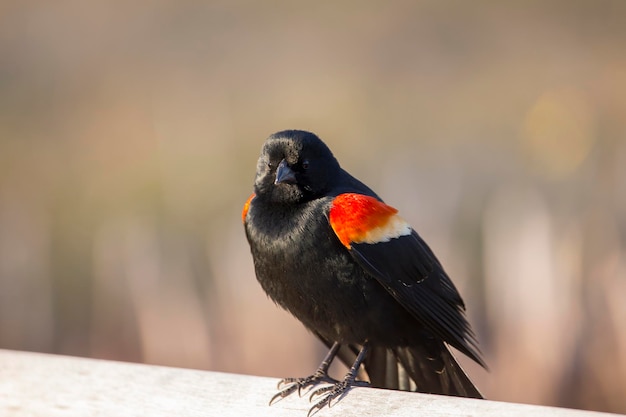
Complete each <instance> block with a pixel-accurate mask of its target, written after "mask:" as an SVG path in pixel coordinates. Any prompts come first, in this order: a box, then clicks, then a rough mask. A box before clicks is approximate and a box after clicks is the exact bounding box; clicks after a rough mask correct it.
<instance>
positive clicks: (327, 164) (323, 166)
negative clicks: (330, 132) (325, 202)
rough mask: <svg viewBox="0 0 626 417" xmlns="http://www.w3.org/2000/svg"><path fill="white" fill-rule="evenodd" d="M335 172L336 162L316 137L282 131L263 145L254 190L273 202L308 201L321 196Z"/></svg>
mask: <svg viewBox="0 0 626 417" xmlns="http://www.w3.org/2000/svg"><path fill="white" fill-rule="evenodd" d="M339 172H340V168H339V163H338V162H337V160H336V159H335V157H334V156H333V154H332V152H331V151H330V149H328V146H326V144H325V143H324V142H322V141H321V139H320V138H318V137H317V136H315V135H314V134H313V133H309V132H305V131H302V130H285V131H282V132H278V133H274V134H273V135H271V136H270V137H269V138H267V140H266V141H265V143H264V144H263V148H262V149H261V156H260V157H259V162H258V164H257V171H256V179H255V181H254V191H255V193H256V195H257V196H258V197H259V198H263V199H268V200H269V201H271V202H274V203H284V204H293V203H299V202H304V201H310V200H313V199H315V198H318V197H321V196H323V195H324V193H325V192H327V191H328V190H329V188H330V184H331V182H332V179H333V178H334V177H336V176H337V175H338V174H339Z"/></svg>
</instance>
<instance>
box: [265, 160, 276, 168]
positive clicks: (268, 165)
mask: <svg viewBox="0 0 626 417" xmlns="http://www.w3.org/2000/svg"><path fill="white" fill-rule="evenodd" d="M275 166H276V165H274V164H273V163H272V162H271V161H270V162H268V163H267V167H268V168H269V169H274V167H275Z"/></svg>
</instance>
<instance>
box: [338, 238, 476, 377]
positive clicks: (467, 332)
mask: <svg viewBox="0 0 626 417" xmlns="http://www.w3.org/2000/svg"><path fill="white" fill-rule="evenodd" d="M350 253H351V254H352V256H353V257H354V259H355V260H356V261H357V262H358V263H359V264H360V265H361V266H362V267H363V268H364V269H365V270H366V271H367V272H369V273H370V274H371V275H372V276H374V277H375V278H376V279H377V280H378V281H379V282H380V284H381V285H382V286H383V287H384V288H385V289H387V291H389V293H390V294H392V295H393V297H394V298H395V299H396V300H397V301H398V302H399V303H400V304H401V305H402V306H403V307H404V308H405V309H407V310H408V311H409V312H410V313H411V314H412V315H413V316H414V317H415V318H416V319H417V320H419V321H420V322H421V323H423V325H424V326H425V328H426V329H428V330H429V331H430V332H432V333H433V334H434V335H436V336H438V337H440V338H441V339H442V340H443V341H445V342H446V343H448V344H449V345H451V346H454V347H455V348H457V349H458V350H459V351H461V352H463V353H464V354H466V355H467V356H469V357H470V358H472V359H473V360H474V361H476V362H477V363H479V364H481V365H482V366H485V362H484V361H483V359H482V358H481V355H480V351H479V349H478V343H477V341H476V337H475V335H474V333H473V331H472V329H471V328H470V325H469V323H468V322H467V320H466V318H465V305H464V304H463V300H462V299H461V296H460V295H459V293H458V291H457V289H456V288H455V286H454V284H453V283H452V281H451V280H450V278H449V277H448V275H447V274H446V273H445V271H444V270H443V267H442V266H441V264H440V263H439V261H438V260H437V258H436V257H435V255H434V254H433V252H432V250H431V249H430V248H429V247H428V245H427V244H426V242H424V241H423V240H422V238H421V237H420V236H419V235H418V234H417V232H415V230H411V234H408V235H405V236H400V237H397V238H393V239H390V240H388V241H384V242H377V243H352V244H351V247H350Z"/></svg>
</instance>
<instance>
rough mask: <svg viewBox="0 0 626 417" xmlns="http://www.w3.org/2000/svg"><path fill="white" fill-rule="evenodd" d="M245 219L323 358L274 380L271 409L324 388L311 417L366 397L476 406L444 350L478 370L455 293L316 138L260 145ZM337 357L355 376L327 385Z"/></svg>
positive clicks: (258, 262)
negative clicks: (366, 389) (372, 391)
mask: <svg viewBox="0 0 626 417" xmlns="http://www.w3.org/2000/svg"><path fill="white" fill-rule="evenodd" d="M242 218H243V222H244V226H245V231H246V236H247V238H248V242H249V244H250V249H251V252H252V257H253V260H254V267H255V271H256V276H257V279H258V281H259V283H260V284H261V286H262V287H263V290H265V292H266V293H267V294H268V295H269V296H270V298H271V299H272V300H274V301H275V302H276V303H278V304H279V305H280V306H281V307H283V308H285V309H286V310H288V311H289V312H290V313H291V314H293V315H294V316H295V317H296V318H297V319H298V320H300V321H301V322H302V323H303V324H304V325H305V326H306V327H307V328H308V329H309V330H310V331H312V332H313V333H314V334H315V335H317V336H318V337H319V338H320V339H321V340H322V341H323V342H324V343H325V344H326V345H327V346H329V347H330V351H329V352H328V355H327V356H326V358H325V359H324V361H323V362H322V364H321V365H320V367H319V368H318V369H317V371H316V372H315V373H314V374H313V375H311V376H308V377H305V378H285V379H283V380H281V382H280V383H279V389H280V388H282V387H285V388H284V389H283V390H282V391H280V392H279V393H278V394H276V395H275V396H274V397H273V398H272V400H271V401H270V404H271V403H272V402H273V401H274V400H275V399H278V398H283V397H286V396H287V395H289V394H291V393H293V392H295V391H298V392H300V390H301V389H302V388H305V387H309V386H314V385H317V384H320V383H329V384H331V385H326V386H324V387H322V388H318V389H316V390H314V391H313V393H312V395H311V398H313V397H315V396H318V395H319V396H322V397H321V399H320V400H319V401H318V402H317V403H316V404H315V405H313V407H312V408H311V410H310V411H309V414H311V413H312V412H315V411H318V410H320V409H321V408H323V407H324V406H326V405H329V404H330V402H331V401H332V400H333V399H335V398H337V397H340V396H342V395H344V394H345V393H346V391H347V390H348V389H349V388H350V387H352V386H362V385H371V386H373V387H381V388H390V389H402V390H410V391H419V392H425V393H435V394H446V395H456V396H463V397H473V398H482V396H481V394H480V392H479V391H478V389H477V388H476V387H475V386H474V384H472V382H471V381H470V379H469V378H468V377H467V375H466V374H465V373H464V372H463V370H462V369H461V367H460V366H459V364H458V363H457V361H456V360H455V359H454V357H453V356H452V354H451V353H450V351H449V349H448V346H447V345H449V346H453V347H455V348H456V349H458V350H459V351H461V352H463V353H464V354H465V355H467V356H469V357H470V358H471V359H473V360H474V361H476V362H477V363H479V364H480V365H482V366H485V362H484V361H483V360H482V358H481V355H480V352H479V349H478V344H477V341H476V338H475V336H474V333H473V332H472V330H471V328H470V325H469V323H468V322H467V320H466V318H465V314H464V311H465V305H464V303H463V300H462V299H461V296H460V295H459V293H458V291H457V289H456V288H455V286H454V284H453V283H452V281H451V280H450V278H449V277H448V275H447V274H446V272H445V271H444V270H443V267H442V266H441V264H440V263H439V261H438V260H437V258H436V257H435V255H434V253H433V252H432V250H431V249H430V248H429V247H428V245H427V244H426V242H424V240H422V238H421V237H420V236H419V235H418V234H417V232H415V230H413V229H412V228H411V226H410V225H409V224H408V223H407V222H406V221H405V220H403V219H402V218H401V217H400V216H399V215H398V214H397V210H396V209H394V208H393V207H391V206H388V205H386V204H385V203H384V202H383V201H382V200H381V199H380V197H378V195H376V193H374V191H372V190H371V189H370V188H369V187H367V186H366V185H364V184H363V183H362V182H360V181H359V180H357V179H356V178H354V177H353V176H351V175H350V174H349V173H348V172H346V171H345V170H343V169H342V168H341V167H340V166H339V163H338V162H337V160H336V159H335V157H334V156H333V154H332V152H331V151H330V149H329V148H328V147H327V146H326V144H324V142H322V141H321V140H320V139H319V138H318V137H317V136H316V135H314V134H313V133H309V132H305V131H300V130H286V131H282V132H278V133H275V134H273V135H271V136H270V137H269V138H268V139H267V140H266V141H265V143H264V144H263V148H262V150H261V156H260V157H259V160H258V163H257V171H256V178H255V181H254V194H253V195H252V196H250V198H249V199H248V201H247V202H246V204H245V205H244V209H243V213H242ZM336 356H339V357H340V359H341V360H342V361H343V362H344V363H346V364H347V365H348V366H349V367H350V366H351V368H350V371H349V372H348V373H347V375H346V376H345V378H344V379H343V380H342V381H337V380H335V379H333V378H331V377H330V376H329V375H328V368H329V366H330V363H331V362H332V360H333V359H334V358H335V357H336ZM357 376H358V377H359V379H357ZM367 381H369V383H368V382H367Z"/></svg>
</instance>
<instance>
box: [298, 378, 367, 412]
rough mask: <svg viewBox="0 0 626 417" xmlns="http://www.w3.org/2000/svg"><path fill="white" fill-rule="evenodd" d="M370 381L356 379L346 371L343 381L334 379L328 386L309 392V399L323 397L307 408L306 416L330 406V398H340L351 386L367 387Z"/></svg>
mask: <svg viewBox="0 0 626 417" xmlns="http://www.w3.org/2000/svg"><path fill="white" fill-rule="evenodd" d="M369 386H370V383H369V382H367V381H357V380H356V378H355V376H354V375H353V374H352V373H348V374H347V375H346V377H345V378H344V379H343V381H336V382H335V383H334V384H333V385H331V386H328V387H321V388H318V389H316V390H315V391H313V392H312V393H311V396H310V397H309V401H313V398H315V397H317V396H320V395H324V397H323V398H322V399H321V400H319V401H318V402H316V403H315V404H314V405H313V407H311V409H310V410H309V413H308V414H307V417H311V416H312V415H313V414H315V413H317V412H318V411H320V410H321V409H322V408H324V407H326V406H329V407H330V406H331V402H332V400H334V399H335V398H341V397H343V396H344V395H346V394H347V393H348V391H349V390H350V389H351V388H352V387H369Z"/></svg>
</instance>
